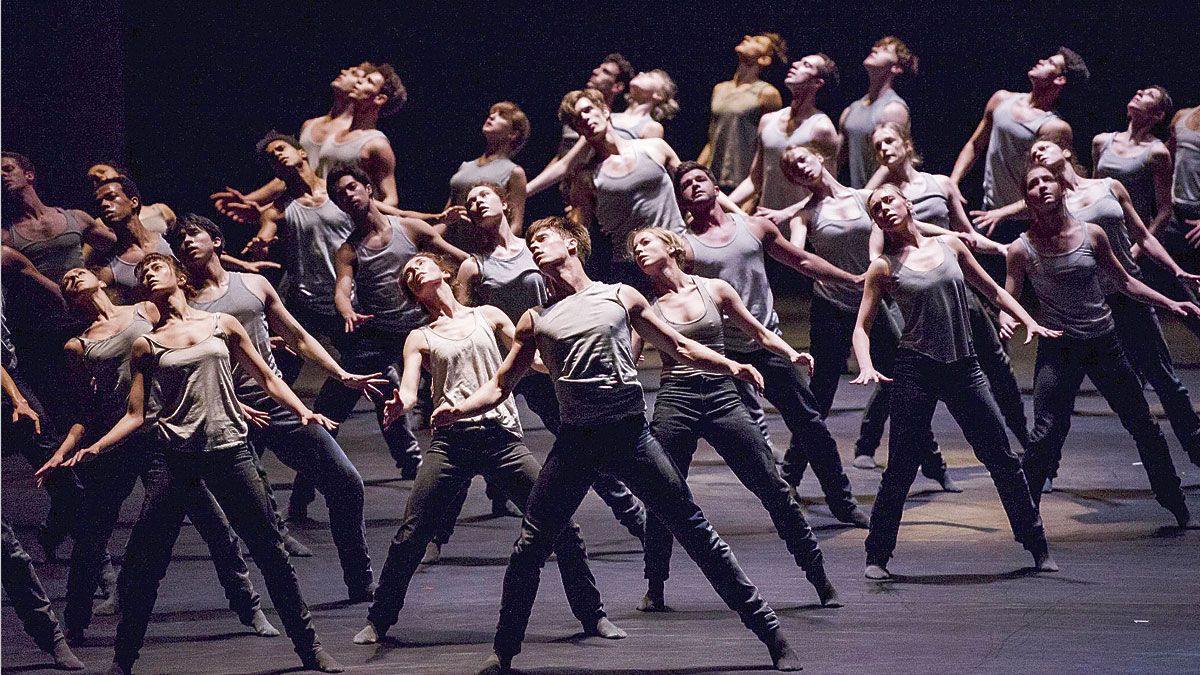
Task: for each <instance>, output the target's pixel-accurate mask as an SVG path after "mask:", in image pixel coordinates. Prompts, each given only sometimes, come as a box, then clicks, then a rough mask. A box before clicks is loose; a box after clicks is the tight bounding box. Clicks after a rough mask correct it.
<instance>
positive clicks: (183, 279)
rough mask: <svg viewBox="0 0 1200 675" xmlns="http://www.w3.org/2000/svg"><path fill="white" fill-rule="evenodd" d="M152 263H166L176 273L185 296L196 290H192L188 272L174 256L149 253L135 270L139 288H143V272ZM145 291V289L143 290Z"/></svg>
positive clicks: (134, 274)
mask: <svg viewBox="0 0 1200 675" xmlns="http://www.w3.org/2000/svg"><path fill="white" fill-rule="evenodd" d="M152 262H163V263H166V264H167V266H168V267H170V268H171V270H172V271H174V272H175V277H176V278H177V279H179V288H180V289H182V290H183V292H184V294H185V295H191V294H192V293H193V292H194V290H195V289H193V288H192V284H191V282H190V281H189V280H188V276H187V271H186V270H184V269H183V266H182V265H180V264H179V261H178V260H176V259H175V256H173V255H167V254H166V253H147V254H146V257H145V258H142V261H141V262H140V263H138V264H137V266H136V267H134V268H133V276H134V278H135V279H137V280H138V288H139V289H141V288H142V271H143V270H144V269H146V265H149V264H150V263H152ZM143 290H144V289H143Z"/></svg>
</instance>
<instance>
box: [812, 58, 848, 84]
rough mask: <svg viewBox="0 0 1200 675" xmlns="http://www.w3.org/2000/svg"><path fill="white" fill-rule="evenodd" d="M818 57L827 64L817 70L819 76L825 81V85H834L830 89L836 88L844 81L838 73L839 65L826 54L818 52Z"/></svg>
mask: <svg viewBox="0 0 1200 675" xmlns="http://www.w3.org/2000/svg"><path fill="white" fill-rule="evenodd" d="M816 55H817V56H819V57H821V60H822V61H824V63H825V65H823V66H821V67H820V68H818V69H817V75H819V76H820V77H821V79H822V80H825V84H828V85H832V86H831V87H830V88H831V89H832V88H833V87H836V86H837V85H838V83H839V82H841V81H842V76H841V74H840V73H839V72H838V67H837V63H835V62H834V60H833V57H831V56H829V55H828V54H826V53H825V52H817V54H816Z"/></svg>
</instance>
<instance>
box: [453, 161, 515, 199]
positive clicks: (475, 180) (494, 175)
mask: <svg viewBox="0 0 1200 675" xmlns="http://www.w3.org/2000/svg"><path fill="white" fill-rule="evenodd" d="M516 168H517V163H516V162H514V161H512V160H511V159H509V158H507V157H499V158H497V159H493V160H492V161H490V162H488V163H487V164H480V163H479V160H478V159H473V160H471V161H469V162H463V163H462V164H460V165H458V171H455V172H454V175H453V176H451V177H450V205H451V206H466V204H467V194H468V193H469V192H471V188H473V187H475V186H476V185H479V184H480V183H495V184H496V185H500V186H507V185H508V179H510V178H512V174H513V170H514V169H516Z"/></svg>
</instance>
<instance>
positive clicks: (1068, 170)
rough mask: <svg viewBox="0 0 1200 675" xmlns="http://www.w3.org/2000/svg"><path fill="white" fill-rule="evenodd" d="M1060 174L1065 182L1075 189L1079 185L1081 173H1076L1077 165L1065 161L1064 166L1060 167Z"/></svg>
mask: <svg viewBox="0 0 1200 675" xmlns="http://www.w3.org/2000/svg"><path fill="white" fill-rule="evenodd" d="M1058 175H1059V176H1061V177H1062V179H1063V182H1064V183H1066V184H1067V186H1068V187H1069V188H1070V189H1072V190H1074V189H1075V188H1077V187H1079V174H1077V173H1075V167H1073V166H1071V163H1070V162H1063V165H1062V168H1061V169H1059V171H1058Z"/></svg>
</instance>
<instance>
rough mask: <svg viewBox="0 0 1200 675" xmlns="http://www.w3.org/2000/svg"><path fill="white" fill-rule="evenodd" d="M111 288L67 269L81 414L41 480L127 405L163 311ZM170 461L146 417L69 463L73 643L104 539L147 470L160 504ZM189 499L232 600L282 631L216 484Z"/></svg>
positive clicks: (148, 508)
mask: <svg viewBox="0 0 1200 675" xmlns="http://www.w3.org/2000/svg"><path fill="white" fill-rule="evenodd" d="M107 288H108V285H107V284H106V283H105V282H104V280H103V279H101V278H100V277H99V276H98V275H97V274H95V273H93V272H92V271H90V270H87V269H84V268H81V267H80V268H76V269H73V270H69V271H68V272H67V273H66V275H65V276H64V277H63V284H62V290H63V294H64V295H65V296H66V298H67V301H68V303H69V305H70V306H71V308H72V310H73V311H74V312H75V313H76V314H77V315H79V316H80V317H82V318H84V319H85V320H87V322H88V326H87V328H86V329H85V330H84V331H83V332H82V333H80V334H79V335H78V336H76V337H75V338H73V339H71V340H70V341H68V342H67V344H66V346H65V350H66V354H67V363H68V364H69V367H68V368H67V370H66V371H65V375H66V376H67V377H68V378H70V379H71V380H72V381H71V383H70V384H71V385H72V387H71V391H72V392H74V394H75V399H74V406H73V409H74V410H75V411H77V412H76V419H75V422H74V424H72V425H71V429H70V431H69V432H68V433H67V437H66V438H65V439H64V440H63V443H62V445H61V446H59V447H58V449H57V450H56V452H55V453H54V455H53V456H51V457H50V459H49V460H47V461H46V463H45V464H44V465H42V467H41V468H40V469H38V471H37V473H35V474H34V475H35V476H36V477H37V479H38V481H39V482H41V481H45V480H49V479H51V478H52V477H54V476H57V474H58V473H59V472H61V471H72V469H63V468H62V466H63V464H64V462H66V460H67V459H68V458H70V456H71V455H72V454H74V452H75V451H76V450H77V449H78V448H80V447H81V446H86V445H88V444H89V443H91V442H92V441H94V440H96V439H98V438H99V437H100V435H101V434H103V432H104V431H105V430H107V429H111V428H112V427H113V425H114V424H116V422H117V421H118V420H120V419H121V417H123V416H124V415H125V412H126V410H127V409H128V406H129V403H128V401H129V391H130V390H129V387H130V377H131V376H130V369H129V363H130V350H131V349H132V347H133V342H134V341H135V340H137V339H138V338H139V337H141V336H142V335H144V334H146V333H149V332H150V330H151V318H153V317H156V316H157V314H156V310H155V309H154V306H153V305H151V304H149V303H139V304H138V305H117V304H114V303H113V301H112V300H111V299H110V296H109V295H108V293H107V292H106V291H107ZM166 462H167V460H166V457H165V456H164V455H163V453H162V451H161V450H160V449H159V448H157V447H155V442H154V437H153V433H152V428H151V427H149V426H145V427H142V428H141V429H139V430H138V431H136V432H134V433H133V434H131V435H130V436H129V437H128V438H127V439H125V440H124V441H123V442H121V443H120V444H118V445H116V446H114V447H113V449H112V450H110V451H109V452H106V453H105V454H104V455H102V456H100V457H97V458H96V459H95V460H94V461H91V462H87V463H85V464H82V465H80V466H77V467H75V469H73V471H74V472H76V473H78V474H79V476H80V478H81V479H82V482H83V495H82V503H81V504H80V508H79V516H78V518H79V522H78V527H77V528H76V529H77V532H78V534H77V535H76V538H75V545H74V546H73V547H72V549H71V569H70V574H69V575H68V576H67V606H66V609H65V610H64V611H63V624H64V626H65V630H66V635H67V640H68V642H70V643H71V644H73V645H81V644H83V640H84V631H86V630H87V627H88V624H90V623H91V620H92V593H93V592H94V591H95V590H96V580H97V578H98V577H99V575H100V574H101V570H102V568H103V567H104V566H105V565H108V564H109V563H108V551H107V547H108V541H109V539H111V538H112V534H113V529H114V528H115V527H116V524H117V520H118V518H119V517H120V515H121V505H122V504H123V503H124V502H125V500H126V499H127V498H128V497H129V495H130V493H132V492H133V487H134V484H135V483H136V482H137V481H138V479H141V481H142V488H143V490H144V492H145V496H144V497H143V499H142V506H141V509H140V512H142V513H149V512H152V511H155V510H157V509H159V508H161V501H162V500H163V499H166V497H167V487H168V485H169V483H170V479H169V477H168V468H167V463H166ZM52 472H53V473H52ZM184 508H185V509H186V511H187V515H188V518H189V519H190V520H191V521H192V523H193V524H194V525H195V526H196V531H197V532H199V533H200V536H201V537H202V538H203V539H204V542H205V543H206V544H207V545H208V549H209V551H210V552H211V554H212V559H213V566H214V567H216V570H217V578H218V580H220V582H221V586H222V587H223V588H224V589H225V597H226V598H227V599H228V600H229V608H230V609H232V610H233V611H234V612H236V613H237V615H238V620H239V621H241V622H242V624H243V625H245V626H249V627H251V628H253V629H254V631H255V633H257V634H258V635H261V636H263V637H274V636H277V635H279V631H278V630H276V629H275V627H274V626H272V625H271V623H270V622H269V621H268V620H267V617H266V616H265V615H264V614H263V612H262V607H261V605H260V604H259V597H258V594H257V593H256V592H255V591H254V584H253V582H251V581H250V572H249V570H248V569H247V567H246V561H245V560H243V559H242V554H241V550H240V543H239V541H238V538H237V537H236V536H234V534H233V531H232V530H230V526H229V521H228V520H227V519H226V518H225V513H224V512H223V511H222V510H221V507H220V506H219V505H218V504H217V502H216V500H215V499H214V498H213V496H212V493H211V492H209V491H208V489H207V488H205V487H204V485H203V484H197V485H195V486H193V487H192V488H191V490H190V492H189V493H188V494H187V495H186V496H185V497H184ZM115 594H116V591H115V589H114V597H113V598H112V599H111V600H110V601H109V602H107V603H105V604H107V605H110V606H111V607H115V606H119V603H118V602H117V599H116V595H115ZM96 611H97V612H98V613H99V612H100V611H101V610H100V608H97V610H96ZM108 613H111V611H110V612H108Z"/></svg>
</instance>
